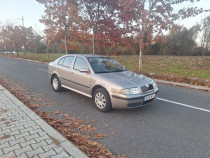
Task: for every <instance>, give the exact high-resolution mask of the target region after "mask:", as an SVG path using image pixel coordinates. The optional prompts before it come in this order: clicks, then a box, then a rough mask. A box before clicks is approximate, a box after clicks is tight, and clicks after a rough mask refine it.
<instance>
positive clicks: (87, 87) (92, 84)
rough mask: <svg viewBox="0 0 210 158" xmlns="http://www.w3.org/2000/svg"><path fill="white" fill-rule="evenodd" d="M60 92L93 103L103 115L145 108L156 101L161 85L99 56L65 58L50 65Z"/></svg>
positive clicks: (52, 75)
mask: <svg viewBox="0 0 210 158" xmlns="http://www.w3.org/2000/svg"><path fill="white" fill-rule="evenodd" d="M48 74H49V76H50V83H51V84H52V87H53V89H54V90H55V91H56V92H59V91H61V90H62V88H67V89H69V90H72V91H75V92H77V93H80V94H82V95H85V96H87V97H90V98H92V99H93V102H94V105H95V107H97V108H98V110H99V111H102V112H108V111H110V110H111V109H112V108H114V109H126V108H136V107H141V106H143V105H145V104H147V103H149V102H151V101H153V100H154V99H155V97H156V93H157V92H158V87H157V84H156V83H155V82H154V81H153V80H152V79H150V78H148V77H145V76H144V75H141V74H136V73H134V72H131V71H128V70H126V69H125V67H124V66H122V65H120V64H119V63H118V62H117V61H115V60H114V59H112V58H111V57H107V56H99V55H81V54H74V55H65V56H62V57H60V58H58V59H57V60H55V61H54V62H51V63H49V65H48Z"/></svg>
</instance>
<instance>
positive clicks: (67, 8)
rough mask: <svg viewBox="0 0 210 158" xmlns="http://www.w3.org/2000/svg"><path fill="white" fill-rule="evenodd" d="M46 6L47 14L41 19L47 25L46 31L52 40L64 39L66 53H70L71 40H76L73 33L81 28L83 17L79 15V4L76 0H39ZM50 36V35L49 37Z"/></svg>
mask: <svg viewBox="0 0 210 158" xmlns="http://www.w3.org/2000/svg"><path fill="white" fill-rule="evenodd" d="M37 1H38V2H39V3H41V4H44V6H45V8H46V9H45V15H43V16H42V19H41V20H40V21H41V22H42V23H44V24H45V25H46V29H45V32H46V34H48V38H50V39H52V40H51V42H53V41H56V40H60V39H64V47H65V52H66V54H67V53H68V45H69V41H75V40H76V39H75V37H74V38H72V37H71V36H70V35H71V33H75V32H76V31H77V30H78V29H79V28H80V26H79V24H78V23H79V22H80V20H81V18H80V17H79V16H78V5H77V2H76V1H74V0H56V1H55V0H37ZM49 36H50V37H49Z"/></svg>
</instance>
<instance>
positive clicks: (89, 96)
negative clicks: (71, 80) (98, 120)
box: [61, 85, 92, 98]
mask: <svg viewBox="0 0 210 158" xmlns="http://www.w3.org/2000/svg"><path fill="white" fill-rule="evenodd" d="M61 87H63V88H66V89H69V90H72V91H74V92H77V93H80V94H82V95H84V96H86V97H88V98H92V96H91V95H89V94H87V93H83V92H81V91H78V90H76V89H73V88H70V87H67V86H64V85H61Z"/></svg>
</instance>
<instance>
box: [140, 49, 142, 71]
mask: <svg viewBox="0 0 210 158" xmlns="http://www.w3.org/2000/svg"><path fill="white" fill-rule="evenodd" d="M139 72H140V73H142V48H141V47H139Z"/></svg>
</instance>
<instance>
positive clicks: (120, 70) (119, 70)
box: [112, 69, 127, 72]
mask: <svg viewBox="0 0 210 158" xmlns="http://www.w3.org/2000/svg"><path fill="white" fill-rule="evenodd" d="M122 71H127V70H126V69H118V70H113V71H112V72H122Z"/></svg>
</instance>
